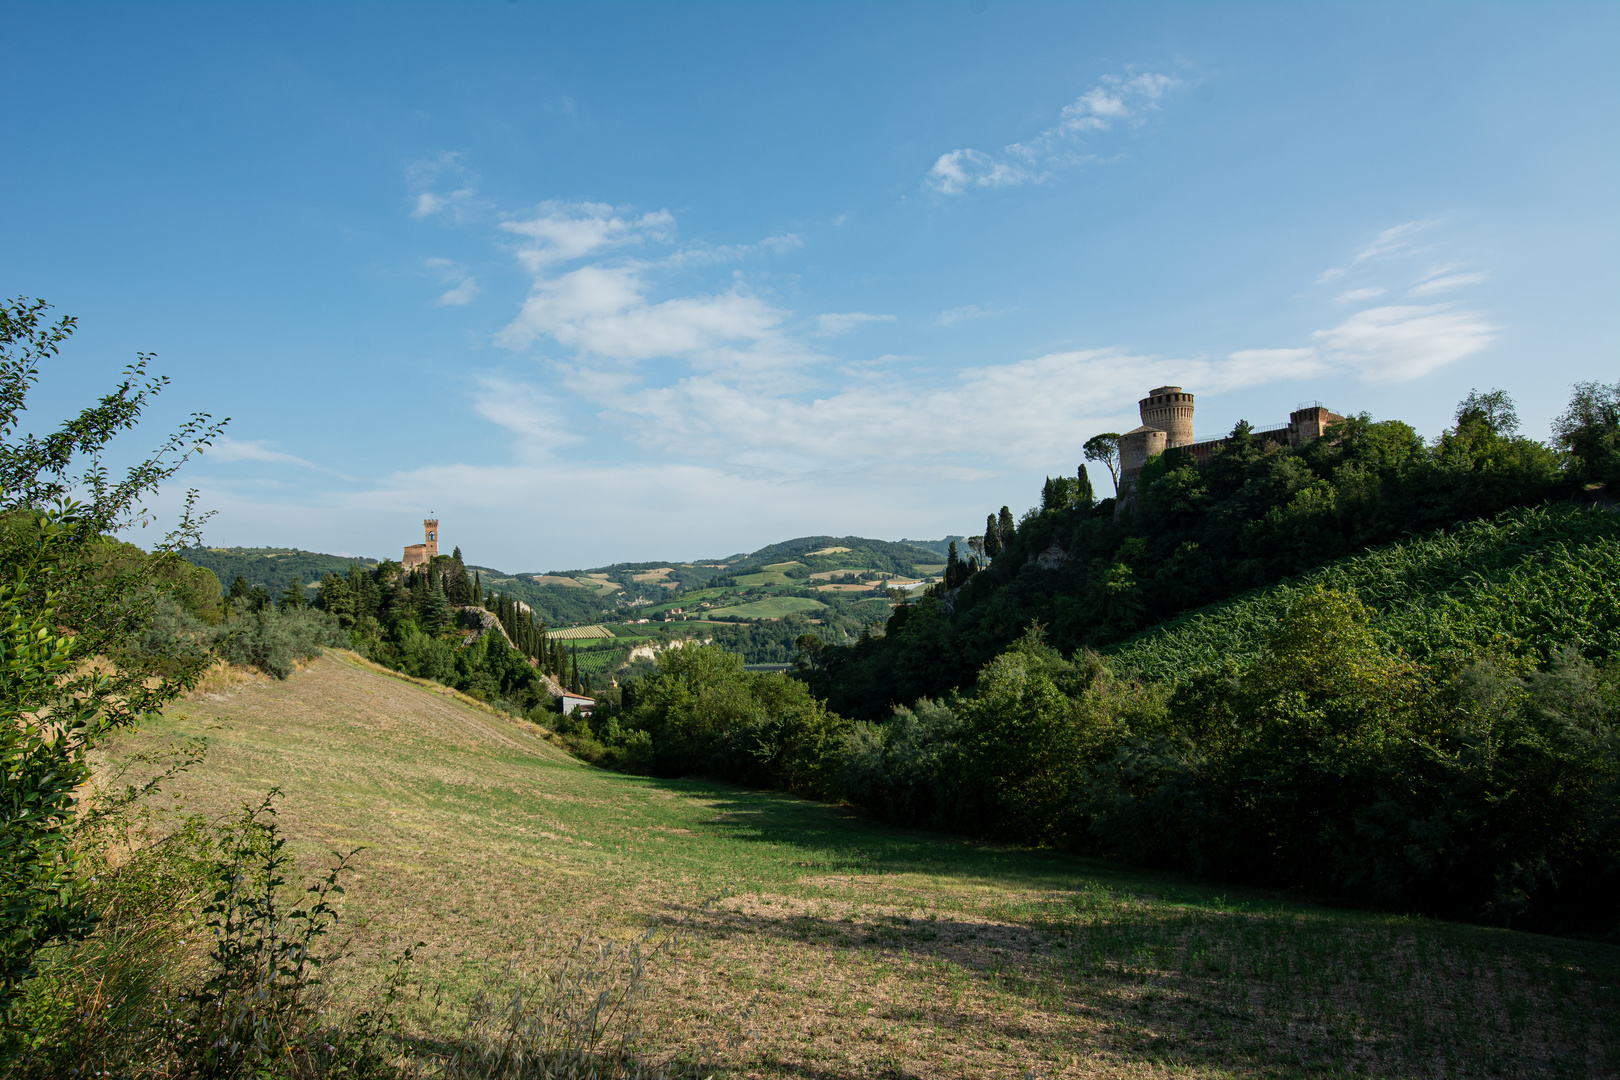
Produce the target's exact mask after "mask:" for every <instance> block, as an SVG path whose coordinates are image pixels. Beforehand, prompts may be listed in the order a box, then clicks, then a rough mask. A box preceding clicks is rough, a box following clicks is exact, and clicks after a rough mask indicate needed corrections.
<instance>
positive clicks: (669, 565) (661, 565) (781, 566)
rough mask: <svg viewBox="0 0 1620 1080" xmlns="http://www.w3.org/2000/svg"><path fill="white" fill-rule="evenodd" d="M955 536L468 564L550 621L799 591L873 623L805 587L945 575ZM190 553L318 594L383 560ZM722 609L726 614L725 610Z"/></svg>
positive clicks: (851, 600) (863, 600) (279, 587)
mask: <svg viewBox="0 0 1620 1080" xmlns="http://www.w3.org/2000/svg"><path fill="white" fill-rule="evenodd" d="M951 539H960V538H949V537H948V538H946V539H945V540H941V541H921V542H910V541H901V542H898V543H896V542H893V541H888V540H871V539H867V538H865V537H860V536H801V537H798V538H797V539H794V540H784V541H782V542H781V543H776V544H769V545H766V546H765V547H763V548H760V549H759V550H758V551H755V552H752V553H748V554H737V555H732V556H729V557H727V558H724V559H700V560H697V561H695V562H679V561H675V560H654V561H650V562H633V563H630V562H626V563H613V564H610V565H607V566H599V567H595V568H591V569H584V570H545V571H532V572H531V571H525V572H523V573H517V574H514V573H511V572H509V571H505V570H499V569H496V568H494V567H489V566H478V565H474V564H469V565H468V567H467V571H468V573H477V574H478V576H479V579H480V581H481V583H482V584H483V587H484V588H486V589H498V590H500V591H501V592H503V593H507V594H509V595H512V596H515V597H517V598H518V599H519V600H521V601H523V603H525V604H527V605H529V607H531V608H532V609H534V612H535V614H537V615H538V616H539V617H540V618H541V619H543V620H545V621H546V623H548V624H549V625H552V626H567V625H569V624H573V623H594V622H601V621H611V620H613V619H615V618H619V617H630V616H632V615H634V616H641V617H646V616H652V617H655V618H657V617H661V612H662V611H663V610H664V609H667V608H671V607H681V606H683V605H685V604H687V603H688V600H686V599H684V598H688V597H694V594H702V595H701V596H697V597H695V599H694V601H693V602H702V604H703V607H704V608H706V609H707V608H710V607H711V606H713V607H715V608H716V609H723V608H724V607H725V606H726V605H727V604H733V605H735V606H736V607H737V608H739V609H741V610H739V611H737V612H736V613H735V614H732V613H729V612H728V613H726V614H725V617H727V618H744V619H746V618H751V617H756V615H757V613H759V612H763V611H766V610H773V611H774V610H775V609H774V608H771V607H769V604H767V606H766V607H758V606H749V605H757V604H758V603H759V602H760V601H770V600H772V598H773V597H776V598H781V599H783V600H785V599H788V598H791V597H793V594H802V595H800V596H798V597H797V598H798V599H800V600H803V599H807V598H813V599H815V600H816V601H817V602H818V603H820V604H821V605H822V606H823V607H829V610H831V611H833V612H835V613H836V612H848V613H851V614H852V615H853V616H854V617H856V618H859V619H861V620H862V621H865V622H870V621H874V620H875V621H882V619H884V618H886V617H887V613H888V607H887V604H886V603H883V602H881V601H878V600H874V599H870V597H871V591H870V589H868V590H867V591H866V592H864V593H862V592H860V591H858V590H857V589H856V587H855V586H847V588H848V589H849V590H851V591H850V594H849V595H838V594H834V593H828V592H813V591H812V592H806V590H813V589H814V588H815V587H816V586H817V585H820V584H822V582H823V581H825V579H827V577H828V576H829V575H833V574H842V573H850V574H855V575H857V576H859V575H863V574H864V575H866V579H867V581H868V582H870V583H875V582H877V581H878V580H881V579H887V578H901V577H903V578H917V579H926V578H929V577H930V575H934V574H937V573H938V572H939V568H940V565H941V564H942V563H943V562H944V552H945V550H946V545H947V544H948V543H949V542H950V540H951ZM184 554H185V557H186V559H187V560H188V561H190V562H191V563H193V564H194V565H197V566H202V567H206V568H207V569H209V570H212V571H213V572H214V573H215V574H216V575H218V577H219V580H220V585H221V587H222V588H224V589H225V590H227V591H228V590H229V589H230V587H231V582H233V581H234V580H236V578H237V576H238V575H240V576H241V577H242V578H243V579H244V580H246V582H247V583H248V585H249V586H254V585H259V586H263V587H264V588H265V589H267V590H269V591H270V593H271V594H272V595H275V596H279V595H280V594H281V593H282V592H283V591H284V590H285V589H286V588H287V586H288V585H289V584H290V583H291V582H292V580H293V578H295V577H296V578H298V579H299V581H300V582H302V583H303V585H304V588H305V590H306V591H307V592H311V593H312V592H313V591H314V587H315V583H316V582H318V581H320V579H321V578H322V577H324V576H325V575H326V574H327V573H337V574H347V573H348V571H349V567H350V566H352V565H354V564H356V563H358V564H359V565H361V566H365V567H374V566H376V565H377V560H376V559H368V558H349V557H347V556H342V555H326V554H322V553H319V552H313V551H303V550H300V549H298V548H270V547H265V548H244V547H233V548H192V549H190V550H188V551H186V552H185V553H184ZM717 583H718V588H715V586H716V585H717ZM781 606H782V605H781V604H780V603H778V604H776V607H781ZM800 606H801V607H803V606H805V605H803V604H801V605H800ZM714 613H715V614H717V615H718V614H721V610H716V611H715V612H714Z"/></svg>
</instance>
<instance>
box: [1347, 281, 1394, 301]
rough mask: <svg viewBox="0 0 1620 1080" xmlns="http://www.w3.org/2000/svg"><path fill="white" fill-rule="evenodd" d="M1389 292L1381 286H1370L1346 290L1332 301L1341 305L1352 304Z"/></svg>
mask: <svg viewBox="0 0 1620 1080" xmlns="http://www.w3.org/2000/svg"><path fill="white" fill-rule="evenodd" d="M1387 292H1389V290H1388V289H1386V288H1384V287H1383V286H1382V285H1370V286H1368V287H1367V288H1365V289H1348V290H1346V291H1345V292H1342V293H1340V294H1339V295H1338V296H1335V297H1334V298H1333V299H1334V300H1336V301H1338V302H1339V303H1341V304H1353V303H1355V302H1356V301H1358V300H1371V299H1372V298H1373V297H1375V296H1383V295H1384V294H1385V293H1387Z"/></svg>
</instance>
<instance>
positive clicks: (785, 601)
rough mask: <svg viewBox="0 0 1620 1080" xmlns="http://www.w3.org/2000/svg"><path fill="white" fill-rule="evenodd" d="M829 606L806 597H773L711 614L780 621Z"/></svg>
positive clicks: (716, 609)
mask: <svg viewBox="0 0 1620 1080" xmlns="http://www.w3.org/2000/svg"><path fill="white" fill-rule="evenodd" d="M825 610H827V605H826V604H823V603H822V602H821V601H820V600H811V599H810V598H809V597H805V596H772V597H768V598H767V599H764V600H754V601H752V602H750V603H747V604H737V605H735V606H733V607H723V608H715V609H714V610H713V611H711V612H709V614H711V615H715V616H722V615H723V616H727V617H730V616H737V617H740V618H744V619H780V618H781V617H782V616H784V615H794V614H800V615H802V614H806V613H808V612H812V611H825Z"/></svg>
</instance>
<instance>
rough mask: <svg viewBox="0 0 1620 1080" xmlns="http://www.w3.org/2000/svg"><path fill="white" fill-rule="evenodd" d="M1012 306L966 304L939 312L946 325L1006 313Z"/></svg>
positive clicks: (942, 322) (941, 321)
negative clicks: (988, 306)
mask: <svg viewBox="0 0 1620 1080" xmlns="http://www.w3.org/2000/svg"><path fill="white" fill-rule="evenodd" d="M1011 310H1012V308H1004V307H990V308H987V307H980V306H979V305H978V304H964V305H963V306H962V307H953V308H948V309H947V310H945V311H942V312H940V313H939V321H940V323H941V324H942V325H944V326H951V325H952V324H954V323H959V322H966V321H967V320H969V319H988V318H990V317H991V316H994V315H1005V314H1007V312H1009V311H1011Z"/></svg>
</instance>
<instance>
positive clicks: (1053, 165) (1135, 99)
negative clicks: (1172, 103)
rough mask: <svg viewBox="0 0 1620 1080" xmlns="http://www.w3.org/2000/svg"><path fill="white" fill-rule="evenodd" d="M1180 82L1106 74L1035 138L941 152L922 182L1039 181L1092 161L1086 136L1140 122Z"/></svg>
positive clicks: (961, 186) (949, 190) (946, 185)
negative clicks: (994, 149)
mask: <svg viewBox="0 0 1620 1080" xmlns="http://www.w3.org/2000/svg"><path fill="white" fill-rule="evenodd" d="M1181 85H1182V84H1181V81H1180V80H1179V79H1176V78H1175V77H1173V76H1170V75H1163V74H1157V73H1146V74H1142V75H1132V76H1128V77H1126V76H1119V75H1105V76H1103V77H1102V79H1101V80H1100V81H1099V82H1098V83H1097V85H1096V86H1094V87H1092V88H1091V89H1090V90H1087V91H1086V92H1085V93H1084V94H1081V95H1080V96H1079V97H1078V98H1076V99H1075V100H1074V101H1072V102H1071V103H1069V104H1068V105H1066V106H1064V108H1063V111H1062V113H1060V114H1059V116H1058V121H1057V123H1055V124H1053V125H1052V126H1051V127H1049V128H1047V129H1046V130H1044V131H1042V132H1041V133H1040V134H1039V135H1036V136H1035V137H1034V138H1032V139H1028V140H1025V141H1024V142H1016V143H1012V144H1010V145H1008V146H1005V147H1003V148H1002V150H1001V152H1000V153H997V154H989V153H986V152H984V151H982V150H975V149H972V148H966V149H960V150H951V151H949V152H947V153H944V154H941V155H940V156H939V158H938V159H937V160H936V161H935V162H934V165H933V167H932V168H931V169H929V170H928V175H927V176H926V177H924V183H926V184H927V186H928V187H930V188H932V189H933V190H934V191H937V192H939V193H940V194H941V195H960V194H962V193H963V192H965V191H967V190H968V189H970V188H999V187H1011V186H1016V185H1020V184H1031V183H1040V182H1041V181H1043V180H1046V179H1047V178H1048V177H1050V176H1051V175H1052V173H1053V172H1054V171H1056V170H1058V169H1061V168H1067V167H1072V166H1075V165H1080V164H1084V163H1085V162H1087V161H1091V160H1095V155H1093V154H1089V153H1085V152H1083V150H1082V147H1084V146H1085V145H1086V139H1087V138H1088V137H1090V136H1093V135H1096V134H1097V133H1100V132H1105V131H1109V130H1112V129H1114V128H1118V127H1124V128H1134V127H1141V126H1142V125H1143V124H1145V123H1146V122H1147V120H1148V118H1149V116H1151V115H1152V114H1153V113H1154V112H1157V111H1158V109H1159V102H1160V101H1161V100H1162V99H1163V98H1164V97H1165V96H1166V95H1168V94H1169V93H1170V92H1171V91H1172V90H1175V89H1176V88H1177V87H1179V86H1181Z"/></svg>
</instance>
